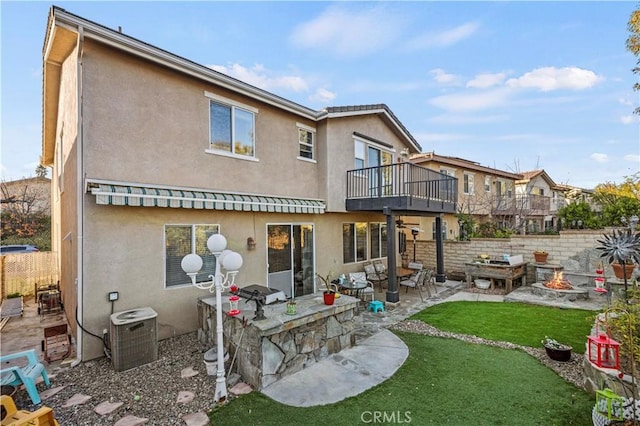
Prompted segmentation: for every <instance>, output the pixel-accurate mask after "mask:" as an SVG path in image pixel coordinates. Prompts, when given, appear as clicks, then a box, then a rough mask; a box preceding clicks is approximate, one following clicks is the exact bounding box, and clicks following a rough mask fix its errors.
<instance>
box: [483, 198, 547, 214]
mask: <svg viewBox="0 0 640 426" xmlns="http://www.w3.org/2000/svg"><path fill="white" fill-rule="evenodd" d="M550 211H551V198H550V197H547V196H544V195H534V194H527V195H516V196H515V197H513V196H512V197H505V196H502V197H496V198H495V200H494V203H493V212H494V213H506V214H549V212H550Z"/></svg>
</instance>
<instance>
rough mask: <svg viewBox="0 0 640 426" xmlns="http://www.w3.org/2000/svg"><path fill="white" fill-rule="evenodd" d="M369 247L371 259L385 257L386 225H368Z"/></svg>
mask: <svg viewBox="0 0 640 426" xmlns="http://www.w3.org/2000/svg"><path fill="white" fill-rule="evenodd" d="M369 247H371V259H377V258H381V257H387V224H386V223H375V222H374V223H370V224H369Z"/></svg>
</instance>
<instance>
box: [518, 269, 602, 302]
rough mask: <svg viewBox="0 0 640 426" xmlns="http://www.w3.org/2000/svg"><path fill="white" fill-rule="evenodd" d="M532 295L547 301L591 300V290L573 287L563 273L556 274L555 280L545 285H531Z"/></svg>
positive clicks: (550, 280) (554, 275)
mask: <svg viewBox="0 0 640 426" xmlns="http://www.w3.org/2000/svg"><path fill="white" fill-rule="evenodd" d="M531 293H533V294H534V295H536V296H540V297H544V298H546V299H556V300H559V301H564V300H566V301H569V302H573V301H576V300H587V299H588V298H589V290H587V289H586V288H580V287H574V286H572V285H571V283H570V282H569V280H567V279H565V278H563V276H562V272H561V271H557V272H554V273H553V278H551V279H549V280H547V281H545V282H544V283H533V284H531Z"/></svg>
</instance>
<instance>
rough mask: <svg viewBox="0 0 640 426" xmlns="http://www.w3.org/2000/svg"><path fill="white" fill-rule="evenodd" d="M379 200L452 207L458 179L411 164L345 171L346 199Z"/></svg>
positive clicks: (456, 194)
mask: <svg viewBox="0 0 640 426" xmlns="http://www.w3.org/2000/svg"><path fill="white" fill-rule="evenodd" d="M380 198H408V199H411V200H415V201H419V200H423V201H426V202H428V203H429V205H432V204H433V203H434V202H435V203H443V205H444V204H446V205H447V206H454V207H455V205H456V202H457V199H458V179H456V178H455V177H452V176H448V175H445V174H442V173H439V172H436V171H433V170H430V169H427V168H425V167H421V166H418V165H415V164H413V163H396V164H390V165H386V166H378V167H367V168H364V169H356V170H349V171H347V199H352V200H353V199H380ZM446 210H447V211H448V210H450V208H449V207H448V208H447V209H446ZM454 211H455V209H454Z"/></svg>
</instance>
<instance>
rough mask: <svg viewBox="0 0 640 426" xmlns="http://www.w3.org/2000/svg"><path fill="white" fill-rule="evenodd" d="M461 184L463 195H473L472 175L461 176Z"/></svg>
mask: <svg viewBox="0 0 640 426" xmlns="http://www.w3.org/2000/svg"><path fill="white" fill-rule="evenodd" d="M463 182H464V187H463V190H464V193H465V194H469V195H471V194H473V193H474V184H473V174H471V173H465V174H464V175H463Z"/></svg>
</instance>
